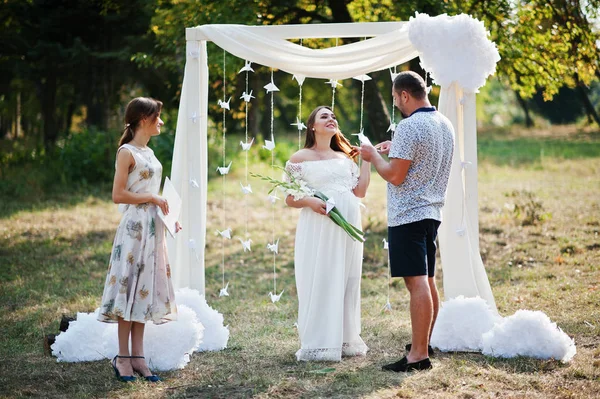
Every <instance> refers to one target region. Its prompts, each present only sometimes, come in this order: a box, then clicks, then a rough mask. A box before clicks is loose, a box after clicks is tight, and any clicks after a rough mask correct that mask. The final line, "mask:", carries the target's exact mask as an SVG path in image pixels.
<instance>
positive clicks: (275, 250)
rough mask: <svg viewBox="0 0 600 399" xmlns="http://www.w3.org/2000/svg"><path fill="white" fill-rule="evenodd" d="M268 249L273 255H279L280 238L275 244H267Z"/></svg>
mask: <svg viewBox="0 0 600 399" xmlns="http://www.w3.org/2000/svg"><path fill="white" fill-rule="evenodd" d="M267 249H268V250H269V251H271V252H273V253H276V254H277V253H279V252H278V251H279V238H278V239H277V241H275V242H274V243H273V244H271V243H268V244H267Z"/></svg>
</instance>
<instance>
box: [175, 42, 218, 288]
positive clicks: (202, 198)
mask: <svg viewBox="0 0 600 399" xmlns="http://www.w3.org/2000/svg"><path fill="white" fill-rule="evenodd" d="M186 54H187V56H186V63H185V71H184V77H183V87H182V90H181V101H180V103H179V114H178V117H177V130H176V133H175V148H174V151H173V165H172V169H171V180H172V181H173V185H174V186H175V189H176V190H177V192H178V193H179V195H180V196H181V198H182V200H183V201H182V202H183V203H182V208H181V216H180V218H179V220H180V222H181V225H182V227H183V230H181V231H180V232H179V233H178V234H177V236H176V238H175V239H173V238H171V237H170V236H169V237H168V240H167V243H168V247H169V261H170V263H171V265H172V268H171V270H172V274H173V275H172V279H173V286H174V288H175V289H179V288H183V287H189V288H192V289H196V290H198V291H199V292H200V293H201V294H204V246H205V240H206V237H205V235H206V201H207V178H208V173H207V168H208V147H207V122H208V64H207V53H206V42H204V41H203V42H187V45H186ZM192 179H193V180H194V181H195V182H196V183H197V185H198V186H199V187H195V186H194V185H193V184H192V183H191V180H192ZM192 240H193V241H192Z"/></svg>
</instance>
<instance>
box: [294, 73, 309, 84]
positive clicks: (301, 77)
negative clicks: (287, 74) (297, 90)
mask: <svg viewBox="0 0 600 399" xmlns="http://www.w3.org/2000/svg"><path fill="white" fill-rule="evenodd" d="M294 79H296V82H298V84H299V85H300V86H302V84H303V83H304V79H306V76H304V75H300V74H299V73H295V74H294V75H293V76H292V80H294Z"/></svg>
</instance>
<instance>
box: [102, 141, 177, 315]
mask: <svg viewBox="0 0 600 399" xmlns="http://www.w3.org/2000/svg"><path fill="white" fill-rule="evenodd" d="M123 149H127V150H128V151H130V152H131V154H132V155H133V158H134V160H135V166H134V167H133V169H132V170H131V171H130V172H129V176H128V178H127V186H126V188H127V190H129V191H131V192H134V193H153V194H158V191H159V189H160V182H161V175H162V165H161V164H160V162H159V161H158V159H156V157H155V156H154V152H153V151H152V149H150V148H145V149H139V148H137V147H135V146H133V145H131V144H124V145H122V146H121V147H119V150H118V151H121V150H123ZM118 151H117V153H118ZM119 209H120V210H121V211H122V212H123V217H122V219H121V223H120V224H119V227H118V228H117V233H116V235H115V240H114V243H113V248H112V253H111V256H110V260H109V263H108V273H107V275H106V282H105V284H104V293H103V295H102V303H101V305H100V312H99V316H98V320H100V321H103V322H107V323H115V322H117V321H118V318H119V317H121V318H123V319H124V320H126V321H134V322H138V323H145V322H146V321H152V322H154V323H155V324H161V323H165V322H168V321H172V320H176V319H177V307H176V305H175V300H174V291H173V284H172V283H171V266H170V265H169V260H168V257H167V247H166V241H165V226H164V224H163V222H162V220H160V218H159V217H158V215H157V206H156V205H153V204H150V203H145V204H136V205H129V204H121V205H119Z"/></svg>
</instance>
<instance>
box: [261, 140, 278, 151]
mask: <svg viewBox="0 0 600 399" xmlns="http://www.w3.org/2000/svg"><path fill="white" fill-rule="evenodd" d="M263 148H264V149H266V150H269V151H273V149H274V148H275V139H273V140H265V145H263Z"/></svg>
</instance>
